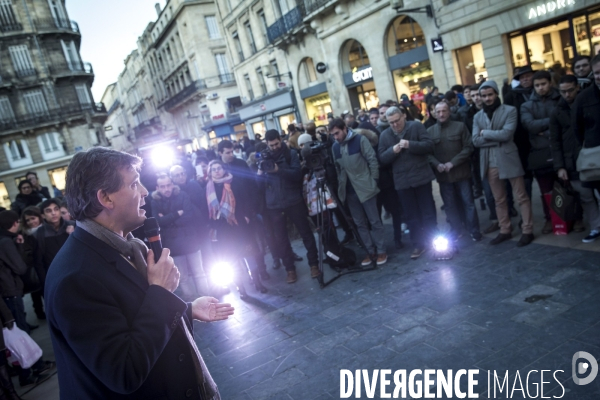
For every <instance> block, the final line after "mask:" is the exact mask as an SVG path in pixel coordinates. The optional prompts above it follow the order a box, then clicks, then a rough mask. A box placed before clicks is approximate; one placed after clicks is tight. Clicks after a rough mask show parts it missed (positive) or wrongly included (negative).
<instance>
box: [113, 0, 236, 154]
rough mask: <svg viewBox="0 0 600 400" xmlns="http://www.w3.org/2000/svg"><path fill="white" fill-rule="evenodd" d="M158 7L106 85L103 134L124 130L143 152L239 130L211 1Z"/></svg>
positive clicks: (192, 144)
mask: <svg viewBox="0 0 600 400" xmlns="http://www.w3.org/2000/svg"><path fill="white" fill-rule="evenodd" d="M156 11H157V20H156V21H154V22H151V23H150V24H148V26H147V28H146V29H145V30H144V32H143V33H142V34H141V36H140V38H139V39H138V43H137V50H135V51H133V52H132V53H131V54H130V55H129V57H128V58H127V59H126V60H125V69H124V70H123V72H122V73H121V75H120V76H119V79H118V81H117V82H116V84H114V86H113V85H111V86H112V87H111V86H109V88H107V92H106V93H105V96H107V98H108V97H110V98H111V101H112V105H109V106H108V107H109V109H110V113H109V121H108V122H107V128H108V127H109V126H110V128H109V129H112V131H113V133H112V134H109V136H110V137H120V136H119V135H121V136H124V137H125V138H126V139H128V141H129V142H130V144H131V146H133V147H134V148H135V149H136V150H137V152H138V153H139V154H140V155H142V156H144V155H145V153H147V151H150V150H152V149H154V148H157V146H164V145H166V144H168V145H169V146H175V147H178V148H180V149H182V150H185V151H190V150H192V149H193V148H198V147H199V146H202V147H207V146H208V145H209V143H210V142H211V141H216V140H217V137H236V136H237V135H243V134H245V129H244V126H243V124H242V123H241V121H240V119H239V115H238V108H239V106H240V105H241V101H240V97H239V94H238V89H237V86H236V82H235V77H234V75H233V73H232V69H231V65H232V62H231V59H230V58H229V54H228V52H227V47H226V42H225V39H224V36H223V29H222V27H221V25H220V24H219V19H218V17H217V10H216V5H215V3H214V2H213V1H208V0H198V1H194V0H185V1H184V0H169V1H167V3H166V4H165V6H164V7H163V8H161V7H160V6H159V5H158V4H157V5H156ZM109 89H110V93H109V92H108V91H109ZM119 121H121V122H119ZM113 125H114V126H113ZM109 132H110V131H109ZM117 141H118V142H119V143H122V140H121V139H117ZM128 146H129V145H128Z"/></svg>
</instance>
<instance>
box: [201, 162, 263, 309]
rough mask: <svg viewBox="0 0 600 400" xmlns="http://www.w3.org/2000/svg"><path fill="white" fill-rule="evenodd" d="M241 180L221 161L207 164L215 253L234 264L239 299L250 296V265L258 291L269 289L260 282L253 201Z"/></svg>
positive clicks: (221, 258) (208, 196)
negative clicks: (252, 221) (252, 224)
mask: <svg viewBox="0 0 600 400" xmlns="http://www.w3.org/2000/svg"><path fill="white" fill-rule="evenodd" d="M240 189H241V186H240V181H239V180H236V179H234V178H233V176H232V175H231V174H230V173H229V172H227V171H226V170H225V165H224V164H223V162H222V161H220V160H213V161H211V162H210V163H209V164H208V181H207V184H206V200H207V202H208V215H209V220H210V226H211V230H212V231H213V233H212V234H213V236H212V237H213V241H214V242H216V243H215V244H216V248H215V254H216V255H217V258H218V259H220V260H221V261H226V262H229V263H231V264H232V265H235V266H236V268H235V271H234V273H235V275H236V279H235V280H236V285H237V287H238V291H239V293H240V298H241V299H245V298H246V297H247V294H246V289H245V287H244V280H245V279H244V278H245V276H246V273H247V268H246V265H248V266H249V269H250V274H251V275H252V280H253V282H254V285H255V287H256V290H258V291H260V292H261V293H266V292H267V289H266V288H265V287H264V286H263V284H262V283H261V281H260V275H259V272H258V268H257V266H256V263H255V262H254V257H255V256H256V252H257V251H258V250H257V249H256V244H255V241H254V240H252V231H251V229H250V225H249V222H250V218H251V217H252V215H253V208H254V206H253V204H252V201H250V199H248V198H247V196H246V198H244V197H243V196H244V194H243V193H241V192H240Z"/></svg>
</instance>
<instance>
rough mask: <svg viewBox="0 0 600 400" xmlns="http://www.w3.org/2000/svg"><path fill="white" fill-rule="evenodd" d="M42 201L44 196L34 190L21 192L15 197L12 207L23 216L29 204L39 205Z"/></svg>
mask: <svg viewBox="0 0 600 400" xmlns="http://www.w3.org/2000/svg"><path fill="white" fill-rule="evenodd" d="M42 201H43V198H42V196H41V195H40V194H39V193H38V192H32V193H31V194H27V195H25V194H23V193H19V194H18V195H17V197H16V198H15V201H13V202H12V203H11V205H10V209H11V210H13V211H14V212H16V213H17V214H19V216H21V213H22V212H23V210H24V209H26V208H27V207H29V206H37V205H38V204H40V203H41V202H42Z"/></svg>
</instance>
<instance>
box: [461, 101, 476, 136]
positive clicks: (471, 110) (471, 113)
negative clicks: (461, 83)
mask: <svg viewBox="0 0 600 400" xmlns="http://www.w3.org/2000/svg"><path fill="white" fill-rule="evenodd" d="M459 112H460V117H461V121H462V122H463V123H464V124H465V125H466V126H467V129H468V130H469V132H471V133H473V118H474V117H475V114H477V113H478V112H479V109H478V108H477V106H476V105H475V104H471V105H470V106H468V107H467V108H465V107H461V109H460V110H459Z"/></svg>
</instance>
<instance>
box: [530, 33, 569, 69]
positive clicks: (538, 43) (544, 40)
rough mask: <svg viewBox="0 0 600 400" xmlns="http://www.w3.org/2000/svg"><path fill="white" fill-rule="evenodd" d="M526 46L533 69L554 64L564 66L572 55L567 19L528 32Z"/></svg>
mask: <svg viewBox="0 0 600 400" xmlns="http://www.w3.org/2000/svg"><path fill="white" fill-rule="evenodd" d="M526 37H527V47H528V51H529V59H530V65H531V67H532V68H533V69H548V68H552V67H553V66H555V65H556V64H560V65H561V66H565V65H566V63H568V62H569V61H570V60H571V59H572V58H573V57H574V56H575V54H574V52H573V46H572V45H571V35H570V33H569V21H562V22H559V23H558V24H552V25H547V26H545V27H543V28H540V29H537V30H535V31H533V32H529V33H527V35H526Z"/></svg>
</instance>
